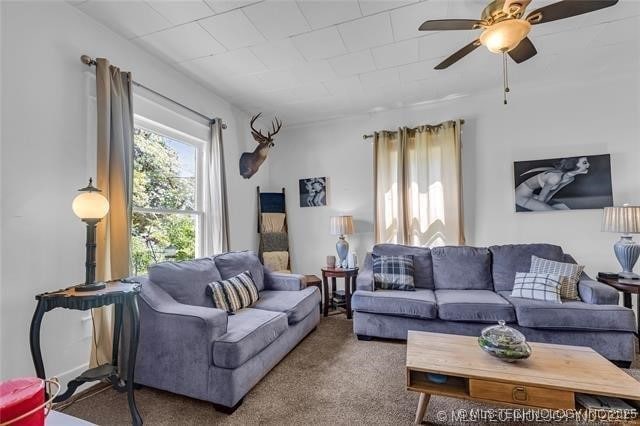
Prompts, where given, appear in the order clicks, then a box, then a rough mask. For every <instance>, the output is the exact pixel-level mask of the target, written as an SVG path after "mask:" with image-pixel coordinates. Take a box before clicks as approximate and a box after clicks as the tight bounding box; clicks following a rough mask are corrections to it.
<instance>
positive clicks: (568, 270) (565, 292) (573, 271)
mask: <svg viewBox="0 0 640 426" xmlns="http://www.w3.org/2000/svg"><path fill="white" fill-rule="evenodd" d="M583 270H584V266H583V265H576V264H575V263H562V262H556V261H554V260H549V259H543V258H541V257H538V256H531V269H529V272H534V273H537V274H554V275H560V283H561V284H562V286H561V287H560V296H561V297H562V298H563V299H569V300H580V296H578V281H580V275H582V271H583Z"/></svg>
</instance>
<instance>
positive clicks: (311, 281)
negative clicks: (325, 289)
mask: <svg viewBox="0 0 640 426" xmlns="http://www.w3.org/2000/svg"><path fill="white" fill-rule="evenodd" d="M304 282H305V283H306V284H307V287H310V286H311V287H318V290H320V312H322V301H323V300H324V297H323V294H322V280H321V279H320V278H318V277H317V276H315V275H305V276H304Z"/></svg>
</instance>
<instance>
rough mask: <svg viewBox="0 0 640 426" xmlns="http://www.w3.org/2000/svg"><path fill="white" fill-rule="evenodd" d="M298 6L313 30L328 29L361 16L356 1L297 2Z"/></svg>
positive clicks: (299, 0) (300, 0)
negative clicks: (328, 2) (330, 26)
mask: <svg viewBox="0 0 640 426" xmlns="http://www.w3.org/2000/svg"><path fill="white" fill-rule="evenodd" d="M298 6H299V7H300V9H301V10H302V13H303V14H304V16H305V17H306V18H307V21H308V22H309V24H310V25H311V27H312V28H313V29H318V28H324V27H328V26H329V25H335V24H339V23H341V22H345V21H350V20H352V19H356V18H359V17H361V16H362V14H361V13H360V7H359V6H358V1H357V0H339V1H333V2H331V4H330V6H329V5H328V4H327V1H326V0H324V1H323V0H298Z"/></svg>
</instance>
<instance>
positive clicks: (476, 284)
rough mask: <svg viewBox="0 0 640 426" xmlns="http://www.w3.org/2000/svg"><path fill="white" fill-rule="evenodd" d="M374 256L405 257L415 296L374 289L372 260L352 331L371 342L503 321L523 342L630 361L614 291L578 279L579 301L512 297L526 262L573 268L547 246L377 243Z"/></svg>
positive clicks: (626, 329)
mask: <svg viewBox="0 0 640 426" xmlns="http://www.w3.org/2000/svg"><path fill="white" fill-rule="evenodd" d="M373 253H375V254H378V255H412V256H413V260H414V268H415V271H414V281H415V285H416V291H399V290H376V291H373V271H372V260H371V255H368V256H367V257H366V259H365V261H364V265H363V268H362V270H361V272H360V274H359V275H358V278H357V280H356V287H357V290H356V291H355V293H354V294H353V297H352V300H351V306H352V309H353V311H354V313H353V330H354V333H356V334H357V335H358V337H359V338H360V339H361V340H368V339H370V338H371V337H382V338H391V339H406V338H407V331H408V330H422V331H431V332H437V333H452V334H463V335H474V336H475V335H479V334H480V331H481V330H482V328H484V327H486V326H487V324H494V323H497V321H498V320H505V321H507V322H508V323H510V325H511V326H512V327H514V328H516V329H518V330H520V331H521V332H522V333H523V334H524V335H525V336H526V338H527V339H528V340H530V341H533V342H547V343H557V344H566V345H577V346H590V347H592V348H593V349H594V350H596V351H597V352H599V353H600V354H602V355H603V356H605V357H606V358H608V359H609V360H612V361H615V362H616V363H617V364H619V365H621V366H624V365H628V364H629V363H630V362H631V361H632V360H633V359H634V355H635V342H636V338H635V335H634V331H635V317H634V314H633V311H632V310H630V309H627V308H624V307H621V306H618V292H617V291H616V290H615V289H613V288H611V287H609V286H607V285H605V284H602V283H599V282H596V281H593V280H591V279H590V278H589V277H588V276H587V275H586V274H583V275H582V278H581V280H580V283H579V293H580V298H581V299H582V300H581V301H564V302H563V303H562V304H553V303H548V302H541V301H536V300H530V299H520V298H513V297H511V290H512V288H513V282H514V278H515V274H516V272H528V271H529V267H530V265H531V256H532V255H536V256H538V257H542V258H546V259H551V260H557V261H562V262H571V263H575V260H574V259H573V258H572V257H571V256H570V255H568V254H565V253H563V251H562V248H560V247H558V246H555V245H550V244H520V245H502V246H492V247H489V248H476V247H438V248H433V249H428V248H421V247H408V246H401V245H394V244H379V245H376V246H375V247H374V248H373Z"/></svg>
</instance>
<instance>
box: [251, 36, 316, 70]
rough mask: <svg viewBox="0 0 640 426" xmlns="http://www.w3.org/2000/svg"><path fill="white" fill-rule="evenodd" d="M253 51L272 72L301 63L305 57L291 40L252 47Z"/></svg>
mask: <svg viewBox="0 0 640 426" xmlns="http://www.w3.org/2000/svg"><path fill="white" fill-rule="evenodd" d="M250 49H251V51H252V52H253V53H254V55H256V56H257V57H258V59H260V60H261V61H262V63H263V64H265V65H266V66H267V68H269V69H272V70H277V69H282V68H288V67H290V66H293V65H295V64H299V63H300V62H304V57H303V56H302V54H301V53H300V51H299V50H298V49H296V47H295V46H294V45H293V42H292V41H291V39H289V38H285V39H282V40H278V41H270V42H267V43H263V44H258V45H256V46H251V47H250Z"/></svg>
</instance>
